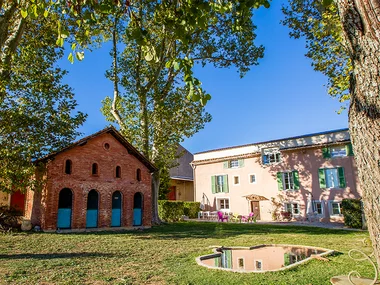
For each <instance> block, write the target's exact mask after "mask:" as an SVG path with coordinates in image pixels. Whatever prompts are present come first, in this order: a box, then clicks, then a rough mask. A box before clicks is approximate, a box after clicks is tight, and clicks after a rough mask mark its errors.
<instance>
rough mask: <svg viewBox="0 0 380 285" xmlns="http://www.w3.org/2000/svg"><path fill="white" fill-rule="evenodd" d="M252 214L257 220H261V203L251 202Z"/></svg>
mask: <svg viewBox="0 0 380 285" xmlns="http://www.w3.org/2000/svg"><path fill="white" fill-rule="evenodd" d="M251 212H252V213H253V214H254V216H255V217H256V220H260V201H251Z"/></svg>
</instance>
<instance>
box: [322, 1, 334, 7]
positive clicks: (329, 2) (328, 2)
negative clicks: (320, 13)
mask: <svg viewBox="0 0 380 285" xmlns="http://www.w3.org/2000/svg"><path fill="white" fill-rule="evenodd" d="M332 3H333V0H322V5H323V7H328V6H330V5H331V4H332Z"/></svg>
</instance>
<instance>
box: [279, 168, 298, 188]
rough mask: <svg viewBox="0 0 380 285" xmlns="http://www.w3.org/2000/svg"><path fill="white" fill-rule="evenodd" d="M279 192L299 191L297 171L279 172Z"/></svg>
mask: <svg viewBox="0 0 380 285" xmlns="http://www.w3.org/2000/svg"><path fill="white" fill-rule="evenodd" d="M277 184H278V190H279V191H281V190H299V189H300V185H299V175H298V171H297V170H293V171H285V172H277Z"/></svg>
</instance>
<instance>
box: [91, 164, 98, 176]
mask: <svg viewBox="0 0 380 285" xmlns="http://www.w3.org/2000/svg"><path fill="white" fill-rule="evenodd" d="M92 175H98V164H97V163H93V164H92Z"/></svg>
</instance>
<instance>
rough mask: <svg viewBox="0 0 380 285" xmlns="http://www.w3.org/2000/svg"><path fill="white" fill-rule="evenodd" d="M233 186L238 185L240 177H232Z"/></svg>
mask: <svg viewBox="0 0 380 285" xmlns="http://www.w3.org/2000/svg"><path fill="white" fill-rule="evenodd" d="M234 185H240V176H238V175H236V176H234Z"/></svg>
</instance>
